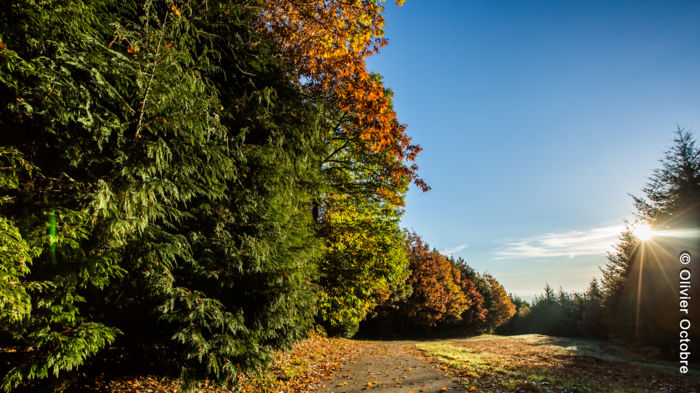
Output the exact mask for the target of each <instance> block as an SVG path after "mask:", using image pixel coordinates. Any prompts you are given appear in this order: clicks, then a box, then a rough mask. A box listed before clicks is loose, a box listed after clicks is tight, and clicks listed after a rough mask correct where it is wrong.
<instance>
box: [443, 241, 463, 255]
mask: <svg viewBox="0 0 700 393" xmlns="http://www.w3.org/2000/svg"><path fill="white" fill-rule="evenodd" d="M468 246H469V245H468V244H460V245H459V246H457V247H455V248H444V249H442V250H440V254H443V255H448V256H452V255H454V253H456V252H459V251H462V250H464V249H465V248H467V247H468Z"/></svg>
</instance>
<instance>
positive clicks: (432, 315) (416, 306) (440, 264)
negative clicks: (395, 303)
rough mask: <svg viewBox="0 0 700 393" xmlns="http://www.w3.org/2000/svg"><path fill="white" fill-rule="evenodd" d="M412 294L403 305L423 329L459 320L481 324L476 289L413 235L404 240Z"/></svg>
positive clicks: (480, 311) (479, 297) (454, 268)
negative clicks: (406, 241) (464, 318)
mask: <svg viewBox="0 0 700 393" xmlns="http://www.w3.org/2000/svg"><path fill="white" fill-rule="evenodd" d="M408 242H409V254H410V268H411V270H412V274H411V277H410V278H409V280H408V282H409V284H411V286H412V287H413V294H412V295H411V297H410V298H409V299H408V300H407V302H406V304H405V311H406V314H407V316H408V317H410V318H412V319H414V320H415V321H416V322H417V323H418V324H419V325H422V326H424V327H432V326H436V325H437V324H438V323H443V322H457V321H460V320H461V319H462V318H463V316H467V318H470V319H473V321H474V322H477V321H483V319H484V318H485V315H486V310H485V309H484V308H483V298H482V296H481V294H479V292H478V291H477V289H476V285H474V283H473V282H472V281H470V280H469V279H467V278H463V277H462V276H461V273H460V271H459V269H457V268H456V267H455V266H454V265H453V263H452V262H451V261H449V260H448V259H447V258H445V257H444V256H443V255H441V254H440V253H439V252H437V251H435V250H433V251H431V250H430V247H429V245H428V244H427V243H425V242H423V240H422V239H421V238H420V237H419V236H418V235H417V234H415V233H413V234H410V235H409V236H408Z"/></svg>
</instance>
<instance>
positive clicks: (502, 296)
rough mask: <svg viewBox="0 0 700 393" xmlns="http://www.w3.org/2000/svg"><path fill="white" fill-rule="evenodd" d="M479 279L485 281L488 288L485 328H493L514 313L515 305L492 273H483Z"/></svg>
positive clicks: (490, 329)
mask: <svg viewBox="0 0 700 393" xmlns="http://www.w3.org/2000/svg"><path fill="white" fill-rule="evenodd" d="M480 278H481V280H482V281H484V282H485V283H486V285H487V286H488V288H489V292H488V293H489V295H488V298H487V300H486V308H487V309H488V313H487V314H486V329H487V330H489V331H493V329H495V328H497V327H498V326H501V325H502V324H504V323H505V322H507V321H508V320H509V319H510V318H511V317H512V316H513V315H514V314H515V305H514V304H513V302H512V301H511V300H510V296H508V293H507V292H506V290H505V288H503V285H501V283H499V282H498V280H496V279H495V278H494V277H493V276H492V275H490V274H483V275H481V276H480Z"/></svg>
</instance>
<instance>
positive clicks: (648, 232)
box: [632, 224, 655, 241]
mask: <svg viewBox="0 0 700 393" xmlns="http://www.w3.org/2000/svg"><path fill="white" fill-rule="evenodd" d="M632 233H634V236H636V237H637V238H638V239H639V240H641V241H647V240H651V238H653V237H654V234H655V233H654V230H653V229H651V226H649V224H640V225H638V226H636V227H635V228H634V229H633V230H632Z"/></svg>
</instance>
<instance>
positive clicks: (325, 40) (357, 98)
mask: <svg viewBox="0 0 700 393" xmlns="http://www.w3.org/2000/svg"><path fill="white" fill-rule="evenodd" d="M396 3H397V5H401V4H402V3H403V1H397V2H396ZM383 10H384V7H382V6H381V5H380V4H379V3H378V2H377V1H376V0H347V1H338V0H336V1H333V0H331V1H328V0H308V1H295V0H271V1H269V2H268V3H267V6H266V8H264V10H263V11H262V13H261V29H263V30H264V31H265V32H267V33H268V34H269V36H270V37H271V38H272V39H273V40H274V41H275V42H276V43H277V44H278V45H279V46H280V48H281V49H282V51H283V53H284V56H285V58H286V59H287V61H288V63H289V64H290V65H291V66H292V68H293V69H294V70H295V71H296V72H297V75H295V77H297V78H301V79H302V80H304V81H307V83H306V84H305V87H306V88H307V90H308V92H309V93H310V94H311V95H312V96H313V97H316V98H320V99H322V100H324V101H326V102H330V103H331V104H332V105H334V106H335V107H336V108H337V109H338V110H339V111H340V112H341V113H345V114H348V115H350V122H351V123H350V124H351V125H350V126H344V127H343V128H344V130H343V131H344V132H345V133H348V134H350V133H356V134H357V136H358V137H359V138H360V139H361V140H362V141H364V142H366V144H365V147H366V148H368V149H370V150H371V151H373V152H375V153H377V152H380V151H381V152H386V153H389V154H387V155H386V157H387V159H386V160H385V165H384V166H385V168H387V169H389V171H390V174H391V175H390V176H391V180H392V183H394V184H402V183H403V179H405V178H408V179H410V180H413V181H414V183H415V184H416V185H417V186H419V187H421V188H422V189H423V190H424V191H427V190H428V189H429V187H428V186H427V184H425V182H424V181H423V180H422V179H420V178H418V176H417V172H416V171H417V169H418V168H417V166H416V165H415V164H412V165H410V166H407V165H405V164H404V163H405V162H408V161H414V160H415V158H416V155H417V154H418V152H420V150H421V148H420V147H419V146H418V145H413V144H411V138H409V137H408V136H407V135H406V132H405V131H406V126H405V125H403V124H400V123H399V121H398V120H397V118H396V113H395V112H394V110H393V108H392V105H391V99H390V97H387V96H386V94H385V90H384V86H383V85H382V83H381V81H379V80H377V79H376V78H372V77H371V75H370V73H369V72H368V71H367V66H366V64H365V59H366V58H367V57H368V56H370V55H372V54H373V53H377V52H378V51H379V49H380V48H382V47H383V46H385V45H386V44H387V40H386V38H385V37H384V17H383V15H382V11H383Z"/></svg>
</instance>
